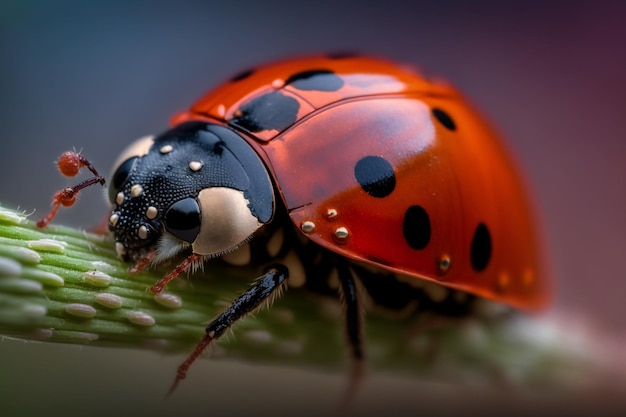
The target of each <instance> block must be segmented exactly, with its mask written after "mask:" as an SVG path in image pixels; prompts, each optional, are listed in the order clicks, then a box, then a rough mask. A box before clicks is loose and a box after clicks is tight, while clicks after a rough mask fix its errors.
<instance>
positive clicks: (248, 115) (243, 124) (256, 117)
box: [229, 91, 300, 133]
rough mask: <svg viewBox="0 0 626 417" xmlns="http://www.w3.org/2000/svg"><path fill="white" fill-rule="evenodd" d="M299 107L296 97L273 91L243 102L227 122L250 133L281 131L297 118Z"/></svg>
mask: <svg viewBox="0 0 626 417" xmlns="http://www.w3.org/2000/svg"><path fill="white" fill-rule="evenodd" d="M299 109H300V104H298V101H297V100H296V99H294V98H293V97H288V96H285V95H283V94H282V93H280V92H279V91H273V92H271V93H267V94H264V95H262V96H259V97H256V98H255V99H253V100H250V101H249V102H247V103H245V104H244V105H243V106H241V108H240V109H239V111H238V112H237V113H236V115H235V117H233V118H232V119H231V120H230V121H229V124H230V125H233V126H237V127H240V128H242V129H245V130H247V131H249V132H252V133H256V132H261V131H263V130H278V131H282V130H284V129H286V128H287V127H289V126H291V125H292V124H293V123H294V122H295V121H296V120H297V119H298V110H299Z"/></svg>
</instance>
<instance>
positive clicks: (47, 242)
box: [28, 239, 67, 253]
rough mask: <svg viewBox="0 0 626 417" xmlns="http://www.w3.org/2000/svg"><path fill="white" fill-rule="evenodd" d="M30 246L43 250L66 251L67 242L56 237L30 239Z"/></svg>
mask: <svg viewBox="0 0 626 417" xmlns="http://www.w3.org/2000/svg"><path fill="white" fill-rule="evenodd" d="M28 247H29V248H31V249H35V250H38V251H42V252H54V253H65V248H66V247H67V242H62V241H60V240H54V239H39V240H29V241H28Z"/></svg>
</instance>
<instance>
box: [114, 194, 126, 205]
mask: <svg viewBox="0 0 626 417" xmlns="http://www.w3.org/2000/svg"><path fill="white" fill-rule="evenodd" d="M115 202H116V203H117V205H118V206H119V205H120V204H122V203H123V202H124V193H123V192H121V191H120V192H119V193H117V195H116V196H115Z"/></svg>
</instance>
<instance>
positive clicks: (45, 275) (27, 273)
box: [22, 267, 65, 287]
mask: <svg viewBox="0 0 626 417" xmlns="http://www.w3.org/2000/svg"><path fill="white" fill-rule="evenodd" d="M22 276H23V277H24V278H29V279H32V280H35V281H38V282H40V283H42V284H43V285H46V286H48V287H62V286H64V285H65V280H64V279H63V277H61V276H60V275H57V274H55V273H54V272H49V271H42V270H41V269H36V268H28V267H26V268H24V269H23V270H22Z"/></svg>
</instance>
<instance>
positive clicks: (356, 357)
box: [337, 257, 365, 403]
mask: <svg viewBox="0 0 626 417" xmlns="http://www.w3.org/2000/svg"><path fill="white" fill-rule="evenodd" d="M337 272H338V274H339V289H340V293H341V300H342V303H343V307H344V320H345V326H346V334H347V337H348V344H349V345H350V350H351V352H350V354H351V356H352V373H351V375H350V383H349V386H348V390H347V392H346V396H345V403H349V402H350V401H351V399H352V398H353V397H354V394H355V393H356V391H357V388H358V385H359V382H360V381H361V380H362V378H363V373H364V364H365V352H364V350H363V310H362V307H361V301H360V299H359V292H358V288H357V286H356V282H355V281H354V276H353V275H352V271H351V270H350V266H349V265H348V261H347V260H346V259H345V258H340V257H338V260H337Z"/></svg>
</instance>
